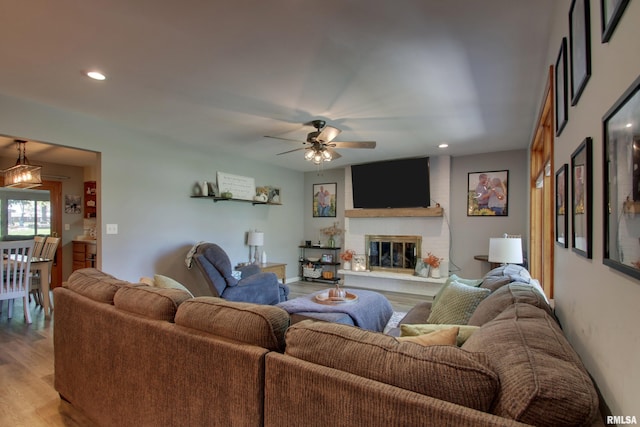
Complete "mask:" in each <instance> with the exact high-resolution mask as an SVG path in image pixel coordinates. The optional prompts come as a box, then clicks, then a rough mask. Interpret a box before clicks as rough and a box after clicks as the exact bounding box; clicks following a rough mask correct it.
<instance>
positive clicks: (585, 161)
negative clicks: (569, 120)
mask: <svg viewBox="0 0 640 427" xmlns="http://www.w3.org/2000/svg"><path fill="white" fill-rule="evenodd" d="M592 145H593V144H592V141H591V138H585V139H584V141H582V142H581V143H580V145H579V146H578V148H576V150H575V151H574V152H573V154H572V155H571V200H572V202H571V208H572V209H571V213H572V221H571V225H572V227H571V246H572V249H573V251H574V252H576V253H577V254H579V255H582V256H583V257H585V258H591V253H592V250H593V248H592V246H593V245H592V238H591V235H592V229H593V227H592V224H593V197H592V195H593V191H592V181H593V147H592Z"/></svg>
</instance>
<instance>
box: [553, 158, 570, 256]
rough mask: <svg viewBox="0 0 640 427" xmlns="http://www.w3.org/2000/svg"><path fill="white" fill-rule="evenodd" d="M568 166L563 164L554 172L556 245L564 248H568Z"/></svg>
mask: <svg viewBox="0 0 640 427" xmlns="http://www.w3.org/2000/svg"><path fill="white" fill-rule="evenodd" d="M568 170H569V165H568V164H566V163H565V164H564V165H562V166H561V167H560V169H558V170H557V171H556V243H558V244H559V245H560V246H562V247H564V248H568V247H569V237H568V236H569V221H568V219H567V204H568V203H569V197H568V192H567V190H568V189H569V175H568V173H567V172H568Z"/></svg>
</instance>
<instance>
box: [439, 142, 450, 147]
mask: <svg viewBox="0 0 640 427" xmlns="http://www.w3.org/2000/svg"><path fill="white" fill-rule="evenodd" d="M448 146H449V144H447V143H446V142H443V143H442V144H440V145H438V148H447V147H448Z"/></svg>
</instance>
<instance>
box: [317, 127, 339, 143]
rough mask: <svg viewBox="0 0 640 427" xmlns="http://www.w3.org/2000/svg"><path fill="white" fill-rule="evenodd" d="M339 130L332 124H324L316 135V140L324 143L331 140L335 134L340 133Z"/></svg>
mask: <svg viewBox="0 0 640 427" xmlns="http://www.w3.org/2000/svg"><path fill="white" fill-rule="evenodd" d="M340 132H342V131H341V130H340V129H338V128H334V127H333V126H325V127H323V128H322V130H321V131H320V133H319V134H318V136H317V137H316V140H317V141H318V142H324V143H327V142H331V141H332V140H333V139H334V138H335V137H336V136H338V135H339V134H340Z"/></svg>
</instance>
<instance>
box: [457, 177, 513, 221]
mask: <svg viewBox="0 0 640 427" xmlns="http://www.w3.org/2000/svg"><path fill="white" fill-rule="evenodd" d="M508 186H509V171H508V170H497V171H486V172H470V173H469V174H468V187H467V188H468V192H467V216H492V217H495V216H507V215H508V214H509V192H508V191H507V189H508Z"/></svg>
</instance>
